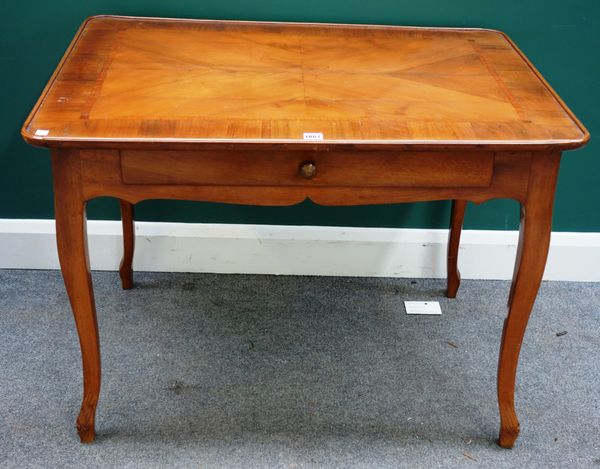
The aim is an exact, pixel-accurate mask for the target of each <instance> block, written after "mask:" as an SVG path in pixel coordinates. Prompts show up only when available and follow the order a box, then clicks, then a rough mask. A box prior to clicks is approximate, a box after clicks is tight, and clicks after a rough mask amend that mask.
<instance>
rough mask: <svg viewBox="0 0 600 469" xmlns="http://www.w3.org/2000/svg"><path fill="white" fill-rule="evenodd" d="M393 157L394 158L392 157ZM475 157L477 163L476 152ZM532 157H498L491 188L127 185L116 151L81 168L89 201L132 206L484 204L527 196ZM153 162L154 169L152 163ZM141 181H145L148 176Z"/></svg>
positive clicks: (88, 153)
mask: <svg viewBox="0 0 600 469" xmlns="http://www.w3.org/2000/svg"><path fill="white" fill-rule="evenodd" d="M167 154H170V151H167ZM305 154H306V156H305V158H307V159H308V158H310V156H315V155H317V154H318V153H313V152H305ZM358 154H360V155H363V156H364V158H368V157H369V152H360V153H358ZM390 157H393V155H392V154H390ZM472 157H473V158H474V159H476V158H477V152H475V153H474V154H473V155H472ZM482 158H484V159H486V158H488V152H485V151H484V152H482ZM530 158H531V153H528V152H497V153H495V154H494V167H493V171H492V178H491V181H490V182H489V184H488V185H487V186H486V187H464V186H461V187H429V186H427V185H423V186H421V187H412V185H413V184H411V183H410V182H409V183H408V184H407V186H398V187H387V186H386V187H372V186H369V184H371V183H370V182H369V181H368V178H366V177H365V178H364V183H363V185H357V186H352V187H345V186H325V185H314V184H311V182H312V181H306V180H303V182H302V184H300V185H291V186H279V185H274V186H267V185H262V186H259V185H254V184H252V185H237V186H229V185H228V186H223V185H214V184H211V185H192V184H187V185H186V184H183V185H182V184H126V183H124V182H123V178H122V175H121V170H122V167H121V158H120V156H119V151H116V150H82V151H81V170H82V176H83V179H84V187H83V190H84V194H85V197H86V198H87V199H93V198H95V197H102V196H112V197H117V198H119V199H122V200H126V201H128V202H130V203H137V202H139V201H141V200H145V199H186V200H202V201H209V202H229V203H237V204H253V205H292V204H297V203H300V202H302V201H303V200H306V199H311V200H312V201H314V202H315V203H318V204H321V205H367V204H381V203H398V202H415V201H423V200H445V199H461V200H473V201H476V202H483V201H486V200H489V199H493V198H512V199H515V200H519V201H521V200H524V199H525V195H526V193H527V184H528V173H527V172H528V169H529V164H530ZM240 161H241V160H240ZM248 161H251V160H248ZM356 161H357V162H358V163H360V161H363V160H362V159H361V160H359V159H358V158H357V159H356ZM148 164H149V165H152V163H151V162H149V163H148ZM240 165H241V166H239V167H236V168H232V173H231V177H232V179H237V178H239V177H240V176H239V173H240V172H244V171H246V170H247V168H248V162H247V161H243V162H242V161H241V162H240ZM428 170H429V168H428V166H427V165H426V164H425V165H423V169H422V171H421V172H424V173H425V172H428ZM359 172H360V171H359ZM322 173H323V171H320V172H319V176H324V175H323V174H322ZM294 174H296V171H294ZM137 177H139V178H143V177H146V175H140V176H137ZM419 177H421V178H422V176H419ZM461 177H462V176H461ZM315 179H316V177H315Z"/></svg>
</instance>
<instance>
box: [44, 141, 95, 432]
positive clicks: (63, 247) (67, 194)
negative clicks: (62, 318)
mask: <svg viewBox="0 0 600 469" xmlns="http://www.w3.org/2000/svg"><path fill="white" fill-rule="evenodd" d="M52 173H53V177H54V213H55V215H54V216H55V217H56V241H57V246H58V258H59V260H60V268H61V270H62V274H63V278H64V281H65V286H66V289H67V293H68V295H69V301H70V302H71V308H72V309H73V316H74V317H75V324H76V326H77V332H78V334H79V343H80V346H81V358H82V363H83V400H82V403H81V410H80V412H79V416H78V417H77V432H78V433H79V437H80V439H81V442H82V443H91V442H92V441H94V438H95V436H96V434H95V430H94V420H95V414H96V404H97V403H98V395H99V393H100V340H99V338H98V323H97V321H96V306H95V303H94V292H93V289H92V278H91V275H90V261H89V257H88V249H87V234H86V218H85V199H84V198H83V195H82V191H81V188H82V184H81V172H80V166H79V152H77V151H69V150H53V152H52Z"/></svg>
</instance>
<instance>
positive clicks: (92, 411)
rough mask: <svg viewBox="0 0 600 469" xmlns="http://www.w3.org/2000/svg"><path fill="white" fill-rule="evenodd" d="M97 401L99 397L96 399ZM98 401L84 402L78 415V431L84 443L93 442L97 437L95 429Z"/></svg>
mask: <svg viewBox="0 0 600 469" xmlns="http://www.w3.org/2000/svg"><path fill="white" fill-rule="evenodd" d="M95 401H96V402H97V399H95ZM95 421H96V403H95V402H92V403H88V402H86V401H84V402H83V405H82V406H81V411H80V412H79V416H78V417H77V423H76V426H77V433H78V434H79V439H80V440H81V442H82V443H92V442H93V441H94V440H95V439H96V431H95Z"/></svg>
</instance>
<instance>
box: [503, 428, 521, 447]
mask: <svg viewBox="0 0 600 469" xmlns="http://www.w3.org/2000/svg"><path fill="white" fill-rule="evenodd" d="M518 436H519V425H518V424H517V428H501V429H500V437H499V438H498V446H500V447H502V448H506V449H510V448H512V447H513V446H514V445H515V441H517V437H518Z"/></svg>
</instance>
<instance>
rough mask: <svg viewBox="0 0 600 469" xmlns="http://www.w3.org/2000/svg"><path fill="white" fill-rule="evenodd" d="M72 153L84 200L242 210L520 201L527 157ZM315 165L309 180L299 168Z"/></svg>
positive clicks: (521, 154) (524, 189)
mask: <svg viewBox="0 0 600 469" xmlns="http://www.w3.org/2000/svg"><path fill="white" fill-rule="evenodd" d="M60 151H61V152H67V151H68V152H77V153H78V155H79V158H80V163H81V166H80V167H81V176H82V177H81V181H82V194H83V197H84V199H85V200H89V199H93V198H96V197H102V196H113V197H117V198H120V199H123V200H126V201H128V202H131V203H136V202H139V201H141V200H146V199H182V200H197V201H207V202H226V203H235V204H249V205H293V204H297V203H300V202H302V201H304V200H306V199H310V200H312V201H313V202H315V203H317V204H321V205H368V204H380V203H401V202H416V201H428V200H445V199H463V200H472V201H474V202H483V201H485V200H489V199H494V198H511V199H516V200H519V201H523V200H524V199H525V196H526V194H527V184H528V180H529V166H530V160H531V153H530V152H489V151H481V152H463V153H458V152H416V151H411V152H399V153H398V154H386V153H385V152H349V153H312V152H295V153H289V152H287V153H281V154H273V153H270V154H263V153H259V152H250V153H246V152H241V153H231V152H202V151H184V152H177V151H155V152H150V151H144V150H140V151H135V150H122V151H119V150H81V151H79V150H60ZM306 162H310V163H312V164H314V165H315V167H316V175H315V176H314V178H312V179H306V178H304V177H302V175H301V173H300V172H299V167H300V166H301V165H302V164H303V163H306Z"/></svg>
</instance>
